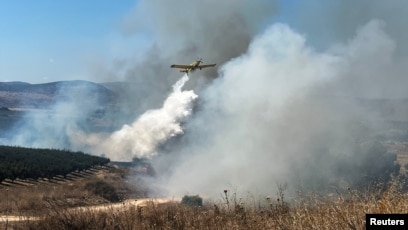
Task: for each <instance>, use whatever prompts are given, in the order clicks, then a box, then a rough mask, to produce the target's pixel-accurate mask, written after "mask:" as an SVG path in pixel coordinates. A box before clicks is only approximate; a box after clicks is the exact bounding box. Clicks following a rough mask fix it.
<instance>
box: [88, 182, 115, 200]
mask: <svg viewBox="0 0 408 230" xmlns="http://www.w3.org/2000/svg"><path fill="white" fill-rule="evenodd" d="M85 189H87V190H89V191H91V192H92V193H94V194H95V195H97V196H100V197H103V198H105V199H107V200H109V201H111V202H118V201H120V198H119V195H118V194H117V192H116V189H115V187H113V186H112V185H110V184H108V183H106V182H104V181H96V182H90V183H87V184H86V185H85Z"/></svg>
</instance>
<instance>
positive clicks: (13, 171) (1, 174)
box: [0, 146, 109, 182]
mask: <svg viewBox="0 0 408 230" xmlns="http://www.w3.org/2000/svg"><path fill="white" fill-rule="evenodd" d="M107 163H109V159H107V158H103V157H97V156H91V155H88V154H84V153H83V152H71V151H68V150H57V149H36V148H22V147H11V146H0V182H1V181H3V180H5V179H11V180H15V179H17V178H19V179H34V180H36V179H39V178H52V177H54V176H57V175H61V176H66V175H67V174H69V173H70V172H73V171H76V170H79V171H81V170H85V169H89V168H91V167H93V166H97V165H105V164H107Z"/></svg>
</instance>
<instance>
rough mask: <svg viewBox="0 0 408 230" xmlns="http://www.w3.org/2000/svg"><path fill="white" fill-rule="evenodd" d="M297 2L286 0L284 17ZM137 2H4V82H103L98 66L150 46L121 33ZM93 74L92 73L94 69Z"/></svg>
mask: <svg viewBox="0 0 408 230" xmlns="http://www.w3.org/2000/svg"><path fill="white" fill-rule="evenodd" d="M296 1H298V0H283V1H281V2H282V3H283V4H284V5H283V6H281V9H280V10H282V11H281V15H280V16H278V17H277V18H276V19H277V20H279V21H282V20H289V19H288V18H287V17H286V16H285V15H287V14H288V10H290V8H291V7H290V5H291V4H292V3H294V2H296ZM136 3H137V0H120V1H111V0H70V1H62V0H61V1H59V0H35V1H26V0H4V1H0V81H25V82H30V83H42V82H51V81H59V80H74V79H84V80H91V81H96V82H97V81H98V79H96V78H95V77H91V76H92V75H97V74H95V69H97V68H101V69H109V65H110V64H111V63H112V62H113V60H115V59H116V58H126V57H131V56H132V55H134V54H135V53H137V52H138V51H139V53H140V52H142V51H143V50H144V49H146V48H147V47H148V45H149V44H150V43H149V42H151V41H149V40H148V39H147V38H146V37H147V36H143V35H140V36H139V35H132V36H126V35H124V34H123V33H122V32H121V26H123V22H124V19H125V17H126V16H127V15H129V14H130V12H131V11H132V9H133V8H134V6H135V5H136ZM92 72H93V73H92Z"/></svg>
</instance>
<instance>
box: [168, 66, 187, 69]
mask: <svg viewBox="0 0 408 230" xmlns="http://www.w3.org/2000/svg"><path fill="white" fill-rule="evenodd" d="M170 67H171V68H179V69H188V68H191V65H171V66H170Z"/></svg>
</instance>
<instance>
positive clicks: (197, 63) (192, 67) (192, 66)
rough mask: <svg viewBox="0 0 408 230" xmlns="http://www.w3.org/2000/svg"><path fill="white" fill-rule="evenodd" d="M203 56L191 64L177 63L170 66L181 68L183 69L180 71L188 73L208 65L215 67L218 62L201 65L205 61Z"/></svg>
mask: <svg viewBox="0 0 408 230" xmlns="http://www.w3.org/2000/svg"><path fill="white" fill-rule="evenodd" d="M201 60H202V58H200V59H197V60H196V61H194V62H193V63H191V64H190V65H177V64H173V65H171V66H170V67H171V68H179V69H182V70H180V72H183V73H186V74H187V75H188V73H189V72H191V71H194V70H196V69H200V70H201V69H203V68H207V67H214V66H215V65H216V64H207V65H200V63H203V62H202V61H201Z"/></svg>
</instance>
